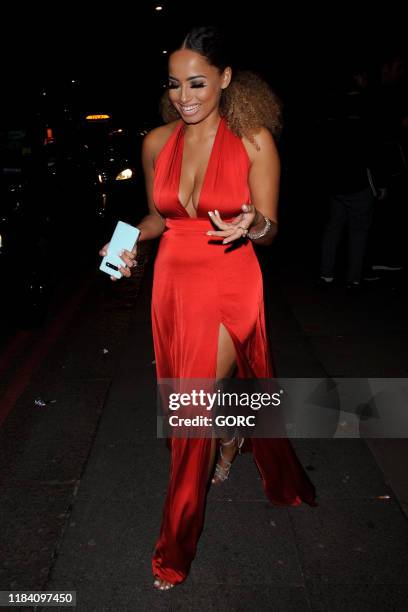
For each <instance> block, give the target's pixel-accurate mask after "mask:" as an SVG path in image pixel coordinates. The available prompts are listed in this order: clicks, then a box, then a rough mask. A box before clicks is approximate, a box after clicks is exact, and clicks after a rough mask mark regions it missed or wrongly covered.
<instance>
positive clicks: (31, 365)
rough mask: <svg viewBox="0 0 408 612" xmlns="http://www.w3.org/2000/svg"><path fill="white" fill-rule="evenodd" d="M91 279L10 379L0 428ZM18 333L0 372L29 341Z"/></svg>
mask: <svg viewBox="0 0 408 612" xmlns="http://www.w3.org/2000/svg"><path fill="white" fill-rule="evenodd" d="M93 278H95V271H94V270H93V271H92V273H91V274H88V275H87V276H86V277H85V278H84V279H83V280H82V281H81V283H80V285H79V287H78V288H77V290H76V291H75V293H74V294H73V295H72V296H71V298H70V299H69V300H68V301H67V303H66V305H65V306H64V307H63V309H62V311H61V313H60V315H59V316H58V317H57V318H56V319H55V320H54V321H52V322H51V323H50V324H49V325H48V326H47V327H46V328H45V330H44V333H43V334H42V335H41V337H40V338H39V340H38V342H37V343H36V344H35V345H34V347H33V349H32V350H31V353H30V354H29V355H28V357H27V359H26V360H25V361H24V363H23V365H22V366H21V368H19V370H18V372H17V373H16V374H15V375H14V376H13V377H12V379H11V380H10V383H9V384H8V385H7V389H6V392H5V394H4V395H3V397H2V399H1V402H0V427H1V425H2V424H3V423H4V421H5V420H6V418H7V416H8V415H9V413H10V412H11V410H12V409H13V407H14V405H15V403H16V402H17V400H18V398H19V397H20V396H21V395H22V393H23V392H24V390H25V388H26V387H27V385H28V383H29V382H30V380H31V377H32V376H33V374H34V373H35V372H36V371H37V370H38V368H39V367H40V365H41V364H42V362H43V361H44V358H45V357H46V355H47V353H48V351H49V350H50V348H51V346H52V345H53V344H54V343H55V341H56V340H57V338H58V337H59V335H60V334H61V332H62V330H63V329H64V328H65V327H66V325H67V323H68V322H69V320H70V319H71V318H72V316H73V315H74V314H75V311H76V309H77V308H78V306H79V304H80V303H81V302H82V300H83V298H84V296H85V294H86V293H87V291H88V290H89V287H90V284H91V281H92V279H93ZM20 333H21V336H20V334H18V336H17V337H16V338H15V339H13V341H12V342H11V343H10V346H8V347H7V349H6V351H5V354H4V355H2V356H1V358H0V367H1V369H4V367H5V366H7V364H9V363H10V360H11V359H12V358H13V356H14V355H15V354H16V353H17V351H18V349H19V348H20V347H21V346H22V345H23V344H24V342H26V341H27V338H29V336H27V334H31V333H32V332H20Z"/></svg>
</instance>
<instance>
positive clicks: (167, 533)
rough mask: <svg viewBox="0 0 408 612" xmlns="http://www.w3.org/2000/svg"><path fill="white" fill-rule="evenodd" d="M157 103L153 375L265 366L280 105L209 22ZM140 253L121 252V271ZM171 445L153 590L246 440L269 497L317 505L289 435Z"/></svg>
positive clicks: (146, 151) (192, 547)
mask: <svg viewBox="0 0 408 612" xmlns="http://www.w3.org/2000/svg"><path fill="white" fill-rule="evenodd" d="M163 115H164V118H165V120H166V124H165V125H163V126H160V127H158V128H156V129H154V130H152V131H151V132H149V134H147V136H146V137H145V139H144V143H143V165H144V172H145V179H146V190H147V196H148V203H149V210H150V212H149V214H148V215H147V216H146V217H145V218H144V219H143V220H142V221H141V222H140V223H139V224H138V227H139V229H140V231H141V234H140V237H139V240H150V239H153V238H157V237H159V236H161V239H160V243H159V250H158V253H157V257H156V260H155V266H154V282H153V293H152V303H151V315H152V328H153V339H154V350H155V356H156V369H157V378H158V380H160V379H168V378H171V379H192V378H201V379H214V380H219V379H225V378H229V377H231V376H235V377H238V378H271V377H272V376H273V374H274V373H273V369H272V361H271V355H270V349H269V344H268V339H267V335H266V330H265V315H264V301H263V284H262V274H261V270H260V266H259V263H258V259H257V256H256V253H255V250H254V247H253V243H256V244H260V245H265V246H267V245H270V244H271V242H272V241H273V239H274V237H275V235H276V232H277V206H278V193H279V175H280V164H279V157H278V154H277V150H276V146H275V143H274V138H273V134H274V133H276V131H277V130H278V128H279V119H280V114H279V105H278V104H277V101H276V98H275V97H274V95H273V94H272V92H271V91H270V90H269V88H268V86H267V85H266V83H264V82H263V81H262V80H261V79H260V78H259V77H256V76H255V75H253V74H252V73H237V74H233V73H232V69H231V66H230V62H228V61H227V60H226V59H225V48H223V47H222V45H221V41H220V36H219V33H218V32H217V31H216V30H215V29H214V28H195V29H194V30H192V31H191V32H190V33H189V34H188V35H187V36H186V38H185V39H184V41H183V43H182V45H181V46H180V48H178V49H177V50H176V51H174V52H173V53H172V54H171V55H170V57H169V85H168V98H167V102H165V103H164V107H163ZM173 119H175V120H173ZM101 253H102V250H101ZM135 254H136V249H134V250H133V251H132V252H128V251H125V253H124V254H123V256H122V257H123V260H124V262H125V264H126V265H125V266H124V267H123V268H121V271H122V273H123V274H124V275H125V276H129V275H130V269H131V267H132V266H133V265H134V258H135ZM112 278H113V277H112ZM244 442H245V443H244ZM218 443H219V445H218ZM217 445H218V448H219V454H218V460H217V463H216V465H215V470H214V463H215V456H216V452H217ZM168 446H169V448H170V451H171V465H170V478H169V485H168V490H167V496H166V500H165V504H164V509H163V517H162V524H161V530H160V535H159V539H158V541H157V543H156V546H155V550H154V554H153V559H152V568H153V574H154V577H155V581H154V586H155V587H156V588H159V589H162V590H166V589H169V588H171V587H172V586H174V585H175V584H178V583H180V582H182V581H183V580H184V579H185V578H186V577H187V575H188V572H189V569H190V565H191V562H192V560H193V559H194V556H195V553H196V548H197V543H198V539H199V536H200V533H201V530H202V526H203V520H204V510H205V501H206V494H207V491H208V485H209V483H212V484H213V485H216V486H218V485H219V484H220V483H222V482H223V481H224V480H225V479H226V478H227V477H228V473H229V470H230V467H231V464H232V461H233V459H234V457H235V455H236V453H237V452H238V450H239V451H240V452H241V451H245V450H247V451H252V453H253V458H254V461H255V463H256V465H257V467H258V470H259V472H260V474H261V477H262V482H263V486H264V490H265V494H266V496H267V497H268V499H269V500H270V501H271V502H272V503H274V504H279V505H291V506H296V505H299V504H300V503H301V502H302V501H305V502H306V503H308V504H310V505H317V504H316V502H315V490H314V487H313V485H312V483H311V482H310V480H309V478H308V476H307V474H306V473H305V471H304V470H303V467H302V466H301V464H300V462H299V460H298V459H297V457H296V455H295V453H294V451H293V449H292V446H291V444H290V442H289V440H287V439H286V438H257V439H255V438H252V439H251V438H246V439H245V441H244V439H243V438H241V437H240V436H239V435H238V433H236V435H235V436H233V437H230V438H229V439H228V438H215V437H213V438H209V437H203V438H178V437H172V438H170V439H169V440H168Z"/></svg>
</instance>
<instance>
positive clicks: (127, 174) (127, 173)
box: [115, 168, 133, 181]
mask: <svg viewBox="0 0 408 612" xmlns="http://www.w3.org/2000/svg"><path fill="white" fill-rule="evenodd" d="M132 176H133V172H132V170H131V169H130V168H126V169H125V170H122V172H119V174H118V175H117V177H116V179H115V180H117V181H127V180H128V179H130V178H132Z"/></svg>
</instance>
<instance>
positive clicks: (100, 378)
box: [2, 263, 408, 612]
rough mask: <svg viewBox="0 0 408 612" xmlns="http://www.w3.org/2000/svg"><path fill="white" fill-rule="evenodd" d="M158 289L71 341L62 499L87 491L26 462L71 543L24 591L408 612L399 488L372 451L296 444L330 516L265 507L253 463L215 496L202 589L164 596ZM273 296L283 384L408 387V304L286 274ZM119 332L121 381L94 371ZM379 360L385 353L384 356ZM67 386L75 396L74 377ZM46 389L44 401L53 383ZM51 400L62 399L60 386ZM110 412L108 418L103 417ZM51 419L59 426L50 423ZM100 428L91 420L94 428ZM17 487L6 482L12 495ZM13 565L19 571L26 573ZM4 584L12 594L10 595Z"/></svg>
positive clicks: (59, 472)
mask: <svg viewBox="0 0 408 612" xmlns="http://www.w3.org/2000/svg"><path fill="white" fill-rule="evenodd" d="M279 265H280V267H279ZM150 284H151V267H150V268H149V272H148V274H147V276H146V278H145V279H144V283H143V286H142V292H141V294H140V295H139V297H138V298H137V300H135V301H133V303H132V301H131V300H129V304H132V305H131V307H126V306H125V305H124V304H120V303H118V304H117V308H116V309H114V308H111V309H110V311H109V316H107V313H106V312H105V313H104V314H103V316H102V315H101V313H100V312H99V313H98V312H95V316H94V318H92V316H91V315H92V310H89V311H87V312H85V313H82V317H83V318H82V319H81V320H82V321H83V323H82V326H83V325H84V324H85V323H84V322H85V321H86V322H87V324H88V325H89V323H90V321H92V320H93V321H94V327H93V331H92V334H91V336H90V338H89V339H88V344H84V342H85V340H84V337H85V336H86V331H87V330H86V329H84V327H82V328H81V330H78V334H77V336H75V334H72V330H71V336H69V335H68V334H67V336H66V337H65V338H64V339H63V341H62V340H61V344H60V346H59V349H58V350H59V351H60V354H62V353H63V351H67V350H68V349H70V356H69V357H68V363H69V364H70V366H69V367H70V368H72V370H71V383H72V384H73V387H72V392H71V391H70V394H71V395H70V400H69V402H70V403H69V406H70V407H71V409H72V413H71V418H70V419H69V420H66V421H64V422H63V423H62V424H61V423H60V424H58V422H57V421H56V420H55V421H53V427H55V430H54V431H55V432H56V436H55V441H56V444H58V445H59V447H61V448H64V449H65V451H64V453H62V457H63V459H61V461H62V466H59V468H58V469H57V468H56V469H55V475H54V478H55V482H56V483H59V484H60V485H61V487H62V488H63V487H64V482H66V481H70V480H71V479H72V478H73V479H74V480H75V487H73V488H72V495H71V496H70V498H69V500H68V501H67V496H66V495H61V496H60V495H59V494H58V493H56V491H57V489H58V484H57V485H56V484H55V483H54V485H52V484H50V483H51V480H52V479H51V476H50V465H49V463H48V462H47V459H48V456H47V455H43V456H40V455H39V456H38V463H37V465H34V466H33V465H30V462H29V460H28V456H27V455H25V456H24V457H23V459H24V460H23V459H22V460H21V462H20V463H19V464H18V466H17V467H18V468H19V469H20V470H21V479H23V480H22V481H21V483H24V486H26V485H27V486H28V484H29V479H30V478H33V481H32V483H33V485H34V484H38V483H36V481H35V479H36V478H38V474H39V473H40V471H41V470H46V471H47V482H46V483H45V484H43V485H42V486H43V489H42V490H41V489H40V491H38V488H37V489H36V490H37V493H35V494H34V497H33V498H32V499H33V502H34V503H35V504H39V505H38V510H39V512H38V515H39V516H38V525H37V527H38V529H42V530H43V533H44V534H46V535H47V537H48V538H49V539H50V542H51V540H54V541H55V544H56V545H55V548H54V550H53V556H52V568H51V572H49V573H47V571H46V570H44V574H43V575H44V580H43V582H42V583H40V582H39V575H38V574H36V575H35V576H33V577H32V579H30V576H29V575H27V572H25V571H24V560H23V559H21V566H20V567H21V573H20V575H18V573H17V574H16V573H15V574H14V588H16V589H19V588H40V585H42V588H44V589H45V588H47V589H54V590H57V589H75V590H76V591H77V600H78V603H77V608H76V609H77V610H80V611H84V612H91V611H95V612H97V611H98V612H101V611H105V610H106V611H108V610H109V611H115V612H120V611H122V610H123V611H124V610H126V611H127V610H142V611H144V610H146V611H151V610H173V609H174V610H176V609H177V610H186V611H187V610H222V609H228V610H237V611H238V610H239V611H246V610H252V609H260V610H282V611H285V612H286V611H291V610H293V611H296V612H299V611H303V610H305V611H307V610H313V611H316V612H317V611H322V612H323V611H325V612H326V611H327V610H330V611H331V612H332V611H337V610H338V611H344V610H372V609H381V610H404V609H406V602H407V601H408V581H407V578H408V570H407V568H408V547H407V543H408V522H407V520H406V516H405V515H404V513H403V511H402V509H401V499H400V498H399V497H397V495H396V494H395V492H394V491H393V489H392V488H391V486H390V484H387V483H386V481H387V482H389V478H388V476H386V475H385V474H384V472H383V471H382V469H380V467H379V466H378V464H377V462H376V460H375V458H374V455H373V453H372V452H371V450H370V449H369V448H368V446H367V444H366V443H365V442H364V441H363V440H339V439H336V440H317V439H315V440H294V441H293V442H294V446H295V449H296V451H297V453H298V456H299V458H300V460H301V461H302V463H303V464H304V465H305V467H306V469H307V470H308V472H309V473H310V476H311V478H312V480H313V482H314V484H315V486H316V489H317V493H318V502H319V506H318V507H317V508H310V507H309V506H306V505H302V506H300V507H298V508H282V507H275V506H272V505H271V504H270V503H269V502H268V501H267V500H266V498H265V496H264V494H263V490H262V486H261V481H260V478H259V475H258V472H257V470H256V468H255V465H254V463H253V461H252V456H251V455H250V454H245V455H244V456H242V457H238V458H237V461H236V462H234V466H233V469H232V471H231V476H230V480H229V481H228V482H227V483H224V485H223V486H222V487H220V488H218V489H214V490H211V491H210V493H209V497H208V504H207V509H206V520H205V528H204V531H203V534H202V536H201V539H200V543H199V548H198V553H197V557H196V559H195V561H194V563H193V566H192V571H191V574H190V576H189V577H188V579H187V580H186V582H185V583H183V584H182V585H179V586H177V587H176V588H174V589H172V590H171V591H169V592H157V591H155V590H154V589H153V587H152V576H151V565H150V559H151V555H152V552H153V547H154V544H155V541H156V538H157V535H158V530H159V526H160V519H161V511H162V506H163V501H164V495H165V492H166V485H167V470H168V460H169V454H168V451H167V449H166V447H165V445H164V441H163V440H158V439H157V438H156V417H155V412H156V398H155V371H154V362H153V360H154V356H153V347H152V338H151V327H150V312H149V309H150V291H151V288H150ZM266 286H267V288H268V292H267V293H268V295H267V306H268V312H269V324H270V332H271V336H272V340H273V351H274V356H275V360H276V366H277V372H278V375H279V376H282V377H283V376H288V377H298V376H299V377H320V376H327V375H329V376H343V375H344V376H345V375H350V376H351V375H352V376H368V375H370V376H380V375H381V376H387V375H389V376H394V375H396V372H397V371H400V372H401V374H400V375H401V376H406V373H405V374H403V373H402V370H403V366H402V365H401V364H402V363H403V364H404V365H405V364H406V363H407V360H406V342H405V339H406V334H407V329H406V322H405V319H404V317H403V308H404V307H405V311H406V301H405V304H400V303H401V301H403V300H402V298H401V295H399V296H398V299H396V298H395V297H394V298H393V300H394V301H392V300H388V297H387V296H382V298H381V299H380V300H379V299H378V298H377V300H376V301H373V300H372V299H367V296H364V297H362V298H361V299H360V298H358V299H357V301H356V300H354V302H351V301H347V299H348V298H346V297H344V296H343V295H342V294H341V293H340V292H339V293H338V294H332V295H329V294H328V295H324V296H323V295H321V294H318V293H316V292H315V290H312V289H311V287H310V279H308V278H307V275H305V272H304V270H299V271H298V270H296V269H295V268H292V267H291V266H290V265H283V264H282V263H281V264H278V263H277V265H276V266H274V268H273V269H272V270H271V273H270V274H268V275H267V277H266ZM404 299H405V300H406V296H405V298H404ZM387 300H388V301H387ZM373 303H374V304H375V306H373ZM387 307H388V310H387ZM125 313H126V314H125ZM101 316H102V318H101V319H99V320H98V317H101ZM118 319H119V330H121V331H120V332H118V331H117V329H118V328H117V325H118ZM120 320H122V324H120ZM107 330H109V332H108V334H109V340H110V341H111V346H112V351H113V355H114V363H113V362H112V361H110V362H109V364H110V365H109V367H108V366H106V365H105V366H104V362H103V357H102V356H99V357H98V359H97V360H96V362H95V360H93V355H88V356H87V359H84V353H86V351H87V347H88V346H89V347H90V346H93V345H94V344H95V342H94V344H92V342H91V340H92V338H93V339H94V341H95V337H98V334H100V336H99V338H100V339H101V342H102V338H103V342H102V344H101V342H99V344H100V345H101V348H103V346H102V345H105V343H106V342H107V341H108V338H107V336H106V332H107ZM115 330H116V331H115ZM394 330H395V333H394ZM108 346H109V345H108ZM374 346H375V347H377V348H379V349H381V348H382V349H383V350H377V352H376V356H375V357H374V356H373V347H374ZM58 350H56V354H57V353H58ZM55 358H56V356H55ZM404 358H405V361H403V359H404ZM59 365H60V364H59ZM79 366H80V369H78V368H79ZM370 366H372V367H371V369H370ZM47 367H50V365H49V363H48V366H47ZM398 368H400V370H398ZM350 372H352V373H350ZM388 372H389V374H388ZM54 374H55V372H54ZM42 376H43V377H44V378H43V381H44V380H45V381H47V380H48V378H47V377H50V380H52V381H53V384H54V385H56V388H55V389H56V392H58V385H59V384H61V382H60V381H59V379H58V377H56V376H54V375H52V376H51V374H50V371H47V370H44V371H43V372H42ZM64 381H65V382H64V384H65V385H68V379H67V378H65V379H64ZM36 385H37V387H36V390H38V388H39V387H38V385H39V379H38V378H37V382H36ZM46 388H47V390H49V394H50V397H52V396H53V395H52V392H53V389H52V387H51V386H49V385H46ZM70 389H71V388H70ZM66 390H67V389H66ZM95 404H97V406H98V407H97V409H96V410H95V409H92V408H91V405H95ZM48 414H49V418H50V419H52V410H51V409H49V410H48ZM87 415H92V418H91V417H89V418H91V420H90V421H89V422H87ZM84 420H85V423H84ZM58 427H60V428H61V429H59V428H58ZM84 431H88V440H87V444H84V443H78V445H76V444H75V435H76V434H77V433H78V434H79V433H81V432H84ZM57 432H58V436H57ZM26 435H27V436H28V435H29V431H27V432H26ZM82 435H83V436H85V434H84V433H82ZM89 436H90V437H89ZM50 438H51V436H49V438H48V440H49V439H50ZM42 442H44V441H43V440H40V439H37V443H38V444H41V443H42ZM33 444H34V443H33ZM86 448H88V449H89V450H88V452H87V453H86V452H85V449H86ZM79 449H82V451H81V452H82V455H81V457H79V458H78V450H79ZM391 463H392V461H391ZM73 464H75V465H76V466H77V468H76V474H75V475H74V477H73V474H72V468H71V466H72V465H73ZM54 467H55V466H54ZM13 469H14V468H13ZM51 471H52V470H51ZM391 471H392V470H391ZM12 476H13V478H14V483H15V489H14V491H12V489H11V488H9V489H8V493H9V494H10V496H11V497H10V499H14V500H15V501H14V506H8V507H7V508H6V515H5V516H6V520H10V519H11V516H12V512H13V510H14V511H15V512H17V514H16V519H17V522H16V524H15V526H14V529H15V532H14V537H15V539H16V541H17V542H18V541H19V539H21V538H22V537H23V535H24V534H25V531H24V526H23V525H22V524H21V521H19V514H18V508H19V507H21V506H19V504H18V499H19V498H18V496H19V494H20V493H21V492H22V490H21V487H20V488H19V486H18V485H19V481H18V480H17V479H16V477H15V472H13V475H12ZM13 478H11V479H10V478H9V480H7V482H8V486H9V487H10V483H11V482H12V481H13ZM21 483H20V484H21ZM50 487H53V488H52V491H53V493H52V495H53V496H54V506H53V507H52V516H54V515H55V516H58V517H60V518H59V519H58V520H59V523H58V524H55V523H53V522H52V521H51V523H50V524H52V525H54V532H53V533H52V534H49V533H48V532H47V524H48V523H47V520H48V517H47V513H46V511H45V502H44V501H43V500H44V499H45V497H46V496H49V495H50V491H51V489H50ZM71 487H72V485H71ZM33 489H34V486H33ZM13 495H14V498H13ZM384 497H385V499H384ZM40 500H41V501H40ZM10 503H11V502H10ZM27 503H29V497H28V495H27V493H23V504H27ZM41 504H43V505H41ZM49 511H50V506H49V503H48V504H47V512H49ZM12 535H13V534H11V535H10V534H9V543H11V542H12ZM20 546H21V542H20ZM45 548H46V547H45ZM49 551H50V547H49V548H46V550H45V551H44V555H45V556H44V558H43V559H42V562H43V566H44V568H47V560H48V561H49ZM29 554H30V555H31V557H38V562H40V561H41V554H42V553H41V547H40V545H39V540H36V541H35V542H34V543H32V546H31V549H30V551H29ZM46 557H47V558H46ZM31 560H32V559H31ZM14 562H15V564H16V566H17V565H18V560H17V559H15V561H14ZM29 567H33V566H32V564H29ZM3 575H4V576H5V577H6V576H7V573H4V574H3ZM34 578H35V580H34ZM3 584H4V586H2V588H4V589H5V588H9V583H7V585H6V584H5V583H3ZM44 609H45V608H44Z"/></svg>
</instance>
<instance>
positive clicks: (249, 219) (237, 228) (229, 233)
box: [207, 204, 256, 244]
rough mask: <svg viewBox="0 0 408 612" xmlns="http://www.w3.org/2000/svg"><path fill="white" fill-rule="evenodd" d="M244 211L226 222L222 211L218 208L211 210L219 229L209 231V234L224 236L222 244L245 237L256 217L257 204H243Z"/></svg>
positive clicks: (213, 219) (212, 219)
mask: <svg viewBox="0 0 408 612" xmlns="http://www.w3.org/2000/svg"><path fill="white" fill-rule="evenodd" d="M242 211H243V212H242V213H241V214H239V215H238V217H235V218H234V219H233V221H231V222H229V223H226V222H225V221H223V220H222V219H221V217H220V213H219V212H218V210H215V211H214V212H212V211H210V212H209V213H208V214H209V216H210V219H211V221H212V222H213V223H214V225H216V226H217V227H218V228H219V231H217V230H210V231H209V232H207V236H215V237H217V236H219V237H220V238H224V240H223V241H222V244H227V243H228V242H232V241H233V240H238V239H239V238H242V237H245V236H246V235H247V233H248V230H249V228H250V226H251V225H252V223H253V222H254V220H255V217H256V210H255V206H253V205H252V204H243V205H242Z"/></svg>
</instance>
